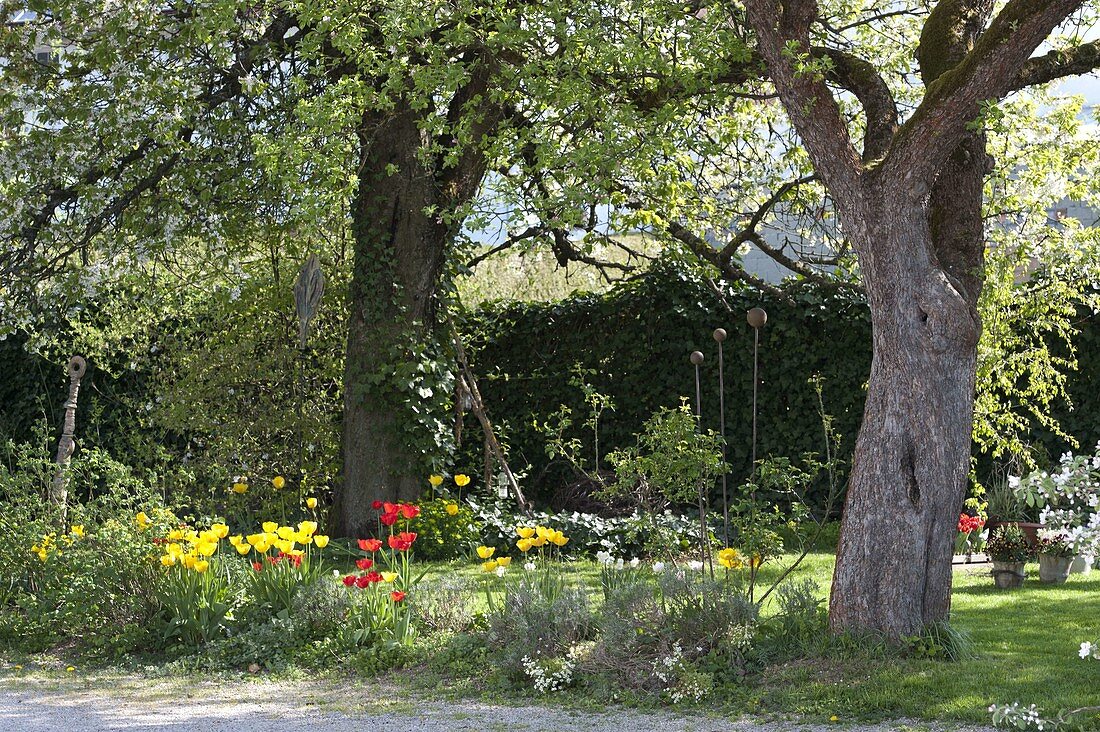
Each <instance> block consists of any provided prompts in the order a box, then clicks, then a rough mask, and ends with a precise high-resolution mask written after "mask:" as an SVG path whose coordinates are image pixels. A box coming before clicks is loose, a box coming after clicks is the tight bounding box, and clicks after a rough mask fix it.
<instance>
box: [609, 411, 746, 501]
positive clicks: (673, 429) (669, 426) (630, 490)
mask: <svg viewBox="0 0 1100 732" xmlns="http://www.w3.org/2000/svg"><path fill="white" fill-rule="evenodd" d="M607 461H608V462H609V463H610V464H611V466H612V467H613V468H614V470H615V482H614V483H613V484H611V485H609V486H607V488H606V489H605V490H604V491H602V495H604V496H606V497H611V498H615V497H618V498H622V497H628V498H629V502H630V503H631V504H633V505H634V506H636V507H637V508H639V509H640V510H641V511H642V512H644V513H657V512H659V511H661V510H663V509H665V508H666V507H667V506H668V505H669V504H674V505H677V504H681V505H682V504H685V503H691V502H693V501H695V500H696V499H697V498H698V497H699V495H700V492H701V491H705V490H708V489H709V488H710V486H711V484H713V483H714V480H715V479H716V478H717V477H718V476H719V475H723V474H724V473H725V472H726V471H728V469H729V466H728V465H726V463H724V462H723V461H722V438H721V437H720V436H718V435H716V434H715V433H714V432H705V433H703V432H700V431H699V425H698V422H697V420H696V417H695V415H694V414H692V412H691V409H690V407H688V406H687V404H686V403H683V404H681V405H680V407H679V409H664V408H662V409H659V410H658V411H657V412H656V413H654V415H653V416H652V417H650V418H649V419H648V420H646V423H645V425H644V426H643V427H642V431H641V433H639V435H638V437H637V443H636V445H634V446H632V447H626V448H622V449H621V450H616V451H614V452H612V453H610V454H608V456H607Z"/></svg>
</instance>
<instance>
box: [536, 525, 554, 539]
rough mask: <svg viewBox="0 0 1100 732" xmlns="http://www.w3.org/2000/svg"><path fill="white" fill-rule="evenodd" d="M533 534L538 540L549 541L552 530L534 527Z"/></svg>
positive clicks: (552, 533)
mask: <svg viewBox="0 0 1100 732" xmlns="http://www.w3.org/2000/svg"><path fill="white" fill-rule="evenodd" d="M535 534H537V535H538V537H539V538H540V539H549V538H550V537H551V536H553V535H554V530H553V529H548V528H546V527H545V526H536V527H535Z"/></svg>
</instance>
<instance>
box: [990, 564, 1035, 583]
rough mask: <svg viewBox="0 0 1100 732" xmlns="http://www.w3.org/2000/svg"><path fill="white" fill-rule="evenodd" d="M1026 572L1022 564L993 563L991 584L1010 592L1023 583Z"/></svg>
mask: <svg viewBox="0 0 1100 732" xmlns="http://www.w3.org/2000/svg"><path fill="white" fill-rule="evenodd" d="M1026 576H1027V572H1026V571H1025V570H1024V563H1023V562H998V561H997V560H994V561H993V584H995V585H997V587H999V588H1000V589H1002V590H1010V589H1013V588H1016V587H1019V586H1020V585H1022V584H1023V583H1024V578H1025V577H1026Z"/></svg>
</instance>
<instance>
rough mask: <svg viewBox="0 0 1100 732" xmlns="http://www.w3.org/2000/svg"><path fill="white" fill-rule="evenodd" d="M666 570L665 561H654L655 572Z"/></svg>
mask: <svg viewBox="0 0 1100 732" xmlns="http://www.w3.org/2000/svg"><path fill="white" fill-rule="evenodd" d="M664 571H665V563H664V562H654V563H653V572H654V574H660V573H661V572H664Z"/></svg>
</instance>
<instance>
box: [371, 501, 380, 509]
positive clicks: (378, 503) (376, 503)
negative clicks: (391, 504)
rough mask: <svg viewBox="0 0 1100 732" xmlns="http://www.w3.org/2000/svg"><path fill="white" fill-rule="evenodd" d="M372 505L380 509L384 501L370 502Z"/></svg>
mask: <svg viewBox="0 0 1100 732" xmlns="http://www.w3.org/2000/svg"><path fill="white" fill-rule="evenodd" d="M370 507H371V508H373V509H374V510H375V511H377V510H378V509H380V508H382V501H374V502H373V503H371V504H370Z"/></svg>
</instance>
